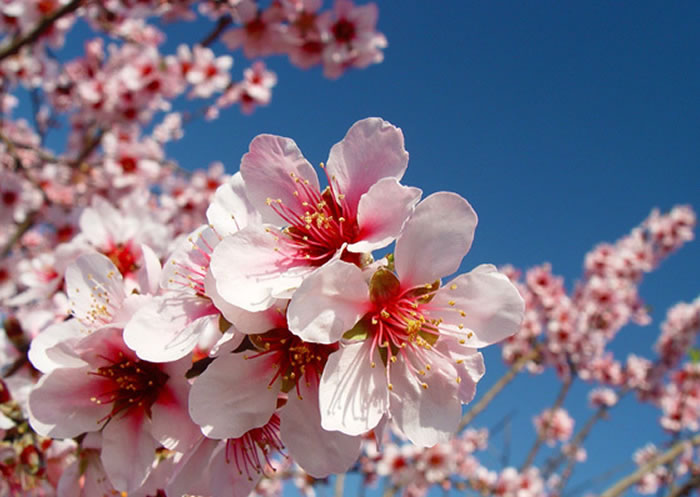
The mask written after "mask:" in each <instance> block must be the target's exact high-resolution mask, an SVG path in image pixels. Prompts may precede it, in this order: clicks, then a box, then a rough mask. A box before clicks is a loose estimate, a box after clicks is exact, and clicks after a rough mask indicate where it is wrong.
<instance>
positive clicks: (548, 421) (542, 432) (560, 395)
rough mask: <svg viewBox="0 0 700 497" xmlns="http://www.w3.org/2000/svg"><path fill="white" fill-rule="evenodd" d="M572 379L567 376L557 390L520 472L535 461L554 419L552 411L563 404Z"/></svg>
mask: <svg viewBox="0 0 700 497" xmlns="http://www.w3.org/2000/svg"><path fill="white" fill-rule="evenodd" d="M573 379H574V377H573V376H569V377H568V378H567V379H566V380H564V383H562V385H561V388H560V389H559V393H558V394H557V398H556V400H555V401H554V404H553V405H552V407H551V408H550V410H549V413H548V414H549V415H548V416H546V418H547V419H544V418H543V419H542V428H541V429H540V432H539V434H538V435H537V439H536V440H535V443H534V444H533V445H532V447H531V448H530V452H528V454H527V457H526V458H525V462H524V463H523V465H522V466H521V467H520V471H521V472H522V471H524V470H525V469H527V468H529V467H530V465H532V462H533V461H534V460H535V456H537V452H538V451H539V450H540V447H541V446H542V443H543V442H544V439H545V436H546V433H547V430H548V429H549V425H550V424H551V422H552V419H553V418H554V411H556V410H557V409H559V408H560V407H561V405H562V404H563V403H564V399H565V398H566V395H567V394H568V393H569V390H570V389H571V384H572V383H573V382H574V380H573Z"/></svg>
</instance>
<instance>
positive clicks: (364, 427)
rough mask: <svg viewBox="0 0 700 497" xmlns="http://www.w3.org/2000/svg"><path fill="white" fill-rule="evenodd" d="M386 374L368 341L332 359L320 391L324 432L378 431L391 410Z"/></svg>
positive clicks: (329, 360) (340, 352)
mask: <svg viewBox="0 0 700 497" xmlns="http://www.w3.org/2000/svg"><path fill="white" fill-rule="evenodd" d="M372 364H374V365H375V367H372ZM384 372H385V370H384V368H383V367H382V360H381V357H380V356H379V352H378V351H376V350H375V351H374V353H372V348H371V343H370V342H369V341H368V340H366V341H363V342H361V343H352V344H350V345H347V346H345V347H342V348H341V349H340V350H338V351H336V352H333V353H332V354H331V355H330V356H328V362H327V363H326V366H325V368H324V370H323V375H322V376H321V384H320V387H319V405H320V406H321V426H322V427H323V429H324V430H329V431H341V432H343V433H346V434H348V435H361V434H363V433H366V432H367V431H369V430H371V429H372V428H374V427H375V426H376V425H377V423H379V420H380V419H381V418H382V415H383V414H384V413H385V412H386V411H388V409H389V388H388V385H387V382H386V376H385V374H384Z"/></svg>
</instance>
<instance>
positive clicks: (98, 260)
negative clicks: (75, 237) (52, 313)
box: [66, 253, 126, 326]
mask: <svg viewBox="0 0 700 497" xmlns="http://www.w3.org/2000/svg"><path fill="white" fill-rule="evenodd" d="M66 293H67V294H68V299H69V301H70V305H71V308H72V311H73V315H75V316H76V317H77V318H78V319H80V320H81V321H83V323H85V324H86V325H88V326H99V325H101V324H104V323H105V322H111V321H112V317H113V316H114V314H115V313H116V311H117V310H118V309H119V307H121V304H122V302H123V301H124V299H125V298H126V295H125V293H124V282H123V279H122V275H121V273H120V272H119V270H118V269H117V268H116V267H115V265H114V264H113V263H112V261H110V260H109V259H108V258H107V257H105V256H104V255H102V254H98V253H90V254H84V255H81V256H80V257H78V258H77V259H76V260H75V262H74V263H73V264H71V265H70V266H68V268H67V269H66Z"/></svg>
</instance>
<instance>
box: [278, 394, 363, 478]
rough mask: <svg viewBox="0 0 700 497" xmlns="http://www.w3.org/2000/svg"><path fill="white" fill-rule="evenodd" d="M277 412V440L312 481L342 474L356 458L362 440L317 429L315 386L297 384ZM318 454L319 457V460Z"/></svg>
mask: <svg viewBox="0 0 700 497" xmlns="http://www.w3.org/2000/svg"><path fill="white" fill-rule="evenodd" d="M299 390H300V393H301V397H302V398H299V397H298V396H297V395H293V394H291V393H290V395H289V400H288V401H287V405H285V406H284V409H282V411H281V412H280V436H281V438H282V441H283V442H284V445H285V447H286V448H287V450H288V451H289V455H290V456H291V457H292V458H293V459H294V461H295V462H297V463H298V464H299V466H301V467H302V468H303V469H304V471H306V472H307V473H308V474H309V475H311V476H313V477H314V478H325V477H326V476H328V475H330V474H333V473H344V472H346V471H347V470H348V469H349V468H350V467H351V466H352V465H353V463H354V462H355V461H356V460H357V458H358V457H359V455H360V448H361V444H362V438H361V437H359V436H356V437H351V436H349V435H346V434H344V433H341V432H339V431H326V430H324V429H323V428H321V412H320V409H319V405H318V383H317V380H316V381H314V380H311V382H309V383H307V382H304V381H300V383H299ZM319 454H322V457H319Z"/></svg>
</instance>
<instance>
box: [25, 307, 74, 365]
mask: <svg viewBox="0 0 700 497" xmlns="http://www.w3.org/2000/svg"><path fill="white" fill-rule="evenodd" d="M84 336H85V335H84V334H83V332H82V326H81V325H80V323H79V322H78V320H77V319H70V320H68V321H63V322H61V323H56V324H53V325H51V326H49V327H48V328H46V329H45V330H44V331H42V332H41V333H39V334H38V335H37V336H35V337H34V339H33V340H32V343H31V345H30V347H29V353H28V357H29V360H30V361H31V363H32V365H33V366H34V367H35V368H37V369H38V370H39V371H41V372H42V373H50V372H51V371H53V370H54V369H57V368H62V367H63V368H65V367H80V366H81V365H84V364H85V362H84V361H82V360H81V359H80V358H78V357H77V356H75V353H74V352H73V351H72V345H73V344H74V343H75V342H77V341H78V340H80V339H81V338H82V337H84ZM56 345H58V346H59V347H58V348H55V346H56Z"/></svg>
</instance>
